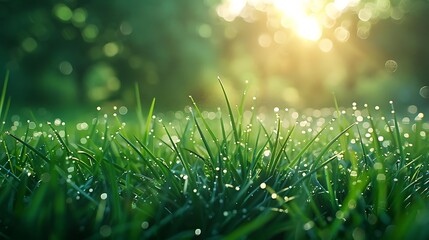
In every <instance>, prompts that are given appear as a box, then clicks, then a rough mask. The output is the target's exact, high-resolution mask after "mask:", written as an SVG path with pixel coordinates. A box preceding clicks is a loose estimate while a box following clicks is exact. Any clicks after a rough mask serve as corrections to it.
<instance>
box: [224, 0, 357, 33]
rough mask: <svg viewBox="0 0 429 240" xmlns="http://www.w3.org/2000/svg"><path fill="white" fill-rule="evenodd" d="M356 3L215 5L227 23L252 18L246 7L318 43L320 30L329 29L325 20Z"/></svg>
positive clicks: (257, 0) (235, 0)
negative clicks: (277, 20)
mask: <svg viewBox="0 0 429 240" xmlns="http://www.w3.org/2000/svg"><path fill="white" fill-rule="evenodd" d="M359 2H360V0H333V1H324V0H225V1H224V2H223V3H222V4H221V5H219V6H218V8H217V14H218V15H219V16H220V17H222V18H224V19H225V20H227V21H233V20H234V19H235V18H236V17H238V16H241V17H243V18H245V20H246V19H249V16H250V18H251V16H252V14H248V13H247V12H246V6H249V7H251V8H253V9H256V10H257V11H263V12H267V13H269V15H277V16H278V18H279V21H280V22H281V26H282V27H284V28H288V29H291V30H292V31H293V32H295V34H296V35H297V36H299V37H301V38H303V39H306V40H310V41H319V40H320V39H321V37H322V35H323V30H324V28H328V27H329V26H327V23H326V19H327V18H330V19H331V20H332V21H335V19H336V18H338V17H339V16H341V14H342V13H343V11H345V10H346V9H347V8H349V7H352V6H356V5H357V4H358V3H359ZM250 20H252V19H250ZM328 22H329V21H328Z"/></svg>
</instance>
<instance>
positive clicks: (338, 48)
mask: <svg viewBox="0 0 429 240" xmlns="http://www.w3.org/2000/svg"><path fill="white" fill-rule="evenodd" d="M0 23H1V31H0V70H1V71H0V74H1V81H4V80H3V76H4V75H5V73H6V71H7V70H9V71H10V82H9V88H8V90H9V95H10V96H11V98H12V106H14V107H17V108H19V107H43V108H48V109H79V108H86V107H88V108H91V109H94V108H95V107H94V106H98V105H100V104H115V105H125V106H128V107H131V106H134V105H135V85H136V84H138V85H139V90H140V93H141V97H142V99H143V104H144V105H146V106H148V105H149V104H150V101H151V100H152V98H154V97H156V98H157V105H156V106H157V109H158V110H159V109H161V110H176V109H183V107H184V106H185V105H188V104H189V99H188V95H192V96H193V97H194V98H195V99H196V101H197V102H198V103H199V104H200V105H205V106H208V107H210V106H213V107H215V106H223V100H222V95H221V91H220V88H219V86H218V83H217V76H220V77H221V78H222V79H223V81H224V84H225V85H226V87H227V91H228V92H229V94H230V97H231V98H233V99H232V101H238V100H236V99H238V98H240V95H241V93H242V92H243V90H244V89H245V88H246V86H245V85H246V82H248V84H247V85H248V88H249V92H250V93H249V95H251V96H256V97H257V99H258V100H257V102H258V104H260V105H267V106H271V105H277V106H280V107H294V108H308V107H312V108H313V107H315V108H316V107H325V106H333V104H334V100H333V93H335V95H336V98H337V99H338V101H339V103H340V105H344V106H351V103H352V102H355V101H356V102H358V103H361V104H363V103H369V104H375V105H379V104H381V105H383V104H387V103H388V101H389V100H394V101H395V102H396V104H397V105H403V106H408V105H410V104H413V105H416V106H418V107H419V109H422V110H424V109H426V110H427V109H428V107H429V104H428V103H429V102H428V101H429V87H428V85H429V45H428V44H429V25H428V23H429V1H428V0H180V1H177V0H110V1H104V0H103V1H102V0H92V1H88V0H65V1H54V0H41V1H15V0H0ZM234 98H235V99H234Z"/></svg>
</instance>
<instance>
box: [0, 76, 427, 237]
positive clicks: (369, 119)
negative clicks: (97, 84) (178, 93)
mask: <svg viewBox="0 0 429 240" xmlns="http://www.w3.org/2000/svg"><path fill="white" fill-rule="evenodd" d="M6 82H7V81H6ZM219 82H220V91H219V93H218V94H222V95H224V97H225V103H226V104H225V106H224V107H222V108H220V109H219V110H218V111H217V112H209V111H203V110H201V109H200V108H199V107H198V105H197V103H196V101H195V100H194V99H193V98H192V97H191V105H192V107H190V109H187V110H186V111H183V112H175V113H174V114H170V115H169V114H162V113H159V114H158V113H156V109H155V104H154V103H155V101H153V102H152V104H151V106H150V107H149V108H148V109H147V111H143V110H142V106H141V103H140V102H139V103H138V107H137V116H138V117H137V120H134V121H133V120H129V119H128V120H127V118H126V117H127V116H126V115H123V114H118V109H117V108H115V111H114V113H111V112H110V109H109V111H106V110H105V109H102V108H98V109H97V110H94V118H92V119H73V120H72V121H71V122H67V121H63V120H61V119H52V122H50V123H49V122H48V123H46V122H39V121H37V120H36V119H32V120H28V121H26V120H24V119H18V118H15V119H14V121H12V122H10V121H9V120H5V122H3V123H2V129H3V131H2V135H1V137H0V143H1V148H2V150H1V151H0V206H1V211H0V236H1V237H2V238H5V239H9V238H10V239H16V238H25V237H31V238H32V239H34V238H40V239H47V238H50V239H58V238H66V237H69V236H76V237H77V238H89V239H100V238H105V237H111V238H113V239H137V238H143V239H146V238H158V239H167V238H174V239H184V238H185V239H186V238H202V239H207V238H215V239H217V238H225V239H237V238H249V239H268V238H287V239H303V238H304V239H306V238H315V239H368V238H369V239H371V238H385V239H391V238H393V239H407V238H411V237H413V238H417V239H425V238H427V237H428V236H429V230H428V229H427V228H425V227H424V226H427V224H428V223H429V222H428V221H429V220H428V219H429V208H428V207H429V206H428V205H429V204H428V200H429V199H428V198H429V191H428V188H429V180H428V179H429V178H428V176H429V175H428V174H429V169H428V159H429V151H428V150H429V149H428V148H429V144H428V138H427V134H428V131H429V124H428V122H426V121H425V120H424V116H423V114H421V113H418V112H417V111H413V112H414V113H408V114H407V115H405V114H404V116H401V117H399V115H398V114H397V113H396V112H395V110H394V109H393V103H392V104H391V109H380V108H379V107H378V106H374V107H370V106H366V105H363V106H361V107H358V104H355V103H354V104H353V105H352V106H351V107H350V108H340V107H336V108H332V109H322V110H306V111H301V112H297V111H295V110H293V109H281V108H275V109H274V110H273V111H272V112H268V113H262V112H258V111H257V110H255V109H256V106H254V105H255V104H256V103H255V101H253V102H251V103H250V104H249V103H247V99H246V97H245V96H244V95H243V100H242V101H241V102H240V103H239V104H238V105H237V106H236V105H234V103H230V101H229V99H228V94H227V89H225V88H224V86H223V84H222V82H221V81H220V80H219ZM5 86H6V84H5ZM137 92H138V89H137ZM5 94H6V92H5V91H3V94H2V98H1V102H0V103H1V106H4V105H5V100H4V99H5ZM137 98H138V99H139V96H138V94H137ZM6 105H8V104H6ZM0 110H1V112H2V113H3V107H2V108H1V109H0ZM107 112H110V113H107ZM143 112H147V113H148V114H146V116H144V114H143ZM5 115H6V113H4V115H2V116H5ZM5 119H8V118H5Z"/></svg>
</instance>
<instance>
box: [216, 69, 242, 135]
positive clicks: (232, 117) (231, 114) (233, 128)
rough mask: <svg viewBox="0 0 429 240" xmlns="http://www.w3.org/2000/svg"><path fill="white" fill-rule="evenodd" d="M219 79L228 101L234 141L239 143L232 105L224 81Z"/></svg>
mask: <svg viewBox="0 0 429 240" xmlns="http://www.w3.org/2000/svg"><path fill="white" fill-rule="evenodd" d="M217 79H218V81H219V84H220V86H221V88H222V92H223V96H224V97H225V101H226V105H227V108H228V113H229V119H230V121H231V126H232V131H233V133H234V141H235V143H239V142H240V137H239V136H240V135H239V133H238V130H237V126H236V122H235V120H234V114H233V112H232V108H231V104H230V103H229V99H228V95H227V94H226V91H225V87H224V86H223V83H222V80H221V79H220V77H218V78H217Z"/></svg>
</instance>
